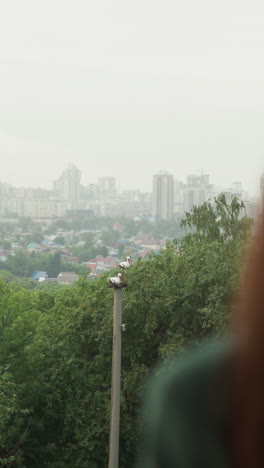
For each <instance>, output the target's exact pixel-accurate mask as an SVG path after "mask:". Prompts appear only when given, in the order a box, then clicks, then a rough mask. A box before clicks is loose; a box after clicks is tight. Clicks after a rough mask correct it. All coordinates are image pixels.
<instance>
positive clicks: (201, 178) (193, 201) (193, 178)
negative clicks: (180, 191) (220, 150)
mask: <svg viewBox="0 0 264 468" xmlns="http://www.w3.org/2000/svg"><path fill="white" fill-rule="evenodd" d="M210 190H211V186H210V182H209V175H208V174H200V175H189V176H187V184H186V186H185V188H184V197H183V209H184V211H187V212H189V211H191V210H192V208H193V207H194V206H200V205H202V204H203V203H204V202H205V201H206V200H207V199H208V197H209V193H210Z"/></svg>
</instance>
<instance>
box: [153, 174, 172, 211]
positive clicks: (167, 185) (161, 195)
mask: <svg viewBox="0 0 264 468" xmlns="http://www.w3.org/2000/svg"><path fill="white" fill-rule="evenodd" d="M173 208H174V179H173V175H171V174H168V173H165V172H161V173H159V174H155V175H154V176H153V195H152V216H153V217H154V218H156V219H170V218H171V217H172V216H173Z"/></svg>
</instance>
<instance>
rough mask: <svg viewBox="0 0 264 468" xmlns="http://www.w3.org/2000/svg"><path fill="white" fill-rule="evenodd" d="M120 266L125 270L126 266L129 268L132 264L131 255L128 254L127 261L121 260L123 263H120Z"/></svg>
mask: <svg viewBox="0 0 264 468" xmlns="http://www.w3.org/2000/svg"><path fill="white" fill-rule="evenodd" d="M119 266H120V267H121V268H123V269H124V270H125V269H126V268H129V267H130V266H131V257H130V256H129V255H128V256H127V259H126V262H121V263H119Z"/></svg>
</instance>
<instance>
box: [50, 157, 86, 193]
mask: <svg viewBox="0 0 264 468" xmlns="http://www.w3.org/2000/svg"><path fill="white" fill-rule="evenodd" d="M53 190H54V192H55V193H56V195H57V197H58V198H59V200H62V201H75V200H80V196H81V172H80V171H79V169H77V167H75V166H74V165H73V164H71V165H70V166H69V167H68V168H67V169H65V170H64V171H63V173H62V174H61V176H60V177H59V179H57V180H55V181H54V182H53Z"/></svg>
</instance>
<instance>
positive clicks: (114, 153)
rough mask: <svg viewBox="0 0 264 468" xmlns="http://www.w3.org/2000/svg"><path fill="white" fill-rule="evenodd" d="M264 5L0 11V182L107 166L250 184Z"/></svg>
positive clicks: (255, 168)
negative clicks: (67, 168) (201, 176)
mask: <svg viewBox="0 0 264 468" xmlns="http://www.w3.org/2000/svg"><path fill="white" fill-rule="evenodd" d="M262 10H263V6H261V4H260V3H259V2H254V1H253V2H252V3H251V5H250V14H249V12H248V4H247V3H245V2H239V1H235V0H232V1H226V0H225V1H224V2H221V4H219V5H215V4H214V3H212V2H210V1H202V2H199V3H197V2H195V1H192V2H191V4H190V3H185V2H173V1H167V2H165V3H164V2H162V3H161V2H156V1H150V0H145V1H143V2H142V1H140V2H139V1H136V2H133V5H132V4H131V5H130V4H127V3H126V2H121V1H117V0H116V1H114V2H110V3H108V2H103V3H102V2H86V1H82V0H80V1H78V2H75V3H74V4H73V3H72V2H69V1H62V0H55V1H52V2H50V1H47V2H45V3H42V4H41V3H39V2H35V1H33V0H28V1H25V2H20V1H18V0H15V1H14V2H5V3H4V4H2V5H1V17H0V37H1V42H0V43H1V46H0V57H1V61H0V77H1V78H0V80H1V88H0V93H1V96H0V100H1V109H0V118H1V122H0V154H1V173H0V181H1V182H2V183H9V184H12V185H14V186H24V187H28V186H31V187H32V186H34V187H37V186H39V187H45V188H48V189H51V182H52V180H55V179H56V178H58V177H59V176H60V174H61V173H62V171H63V170H64V169H65V167H67V166H68V164H69V163H73V164H74V165H76V166H77V167H78V168H79V169H80V170H81V171H82V183H83V184H84V185H89V184H91V183H96V181H97V178H98V177H106V176H114V177H116V179H117V186H118V188H120V189H121V190H125V189H140V190H142V191H147V192H150V191H151V190H152V176H153V174H155V173H157V172H158V171H159V170H160V169H164V170H167V171H168V172H169V173H171V174H173V176H174V177H175V178H176V179H179V180H182V181H184V182H185V180H186V177H187V175H189V174H199V173H201V171H202V172H203V173H205V174H210V177H211V182H212V183H214V184H216V185H222V186H228V187H230V186H231V184H232V183H233V182H237V181H241V182H242V184H243V186H244V188H245V190H246V191H248V192H250V194H252V195H254V194H257V193H258V189H259V176H260V173H261V171H262V169H263V158H264V148H263V134H262V133H263V124H264V115H263V109H264V102H263V101H264V91H263V78H264V66H263V60H262V56H263V48H264V47H263V46H264V28H263V16H261V15H260V11H262Z"/></svg>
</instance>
